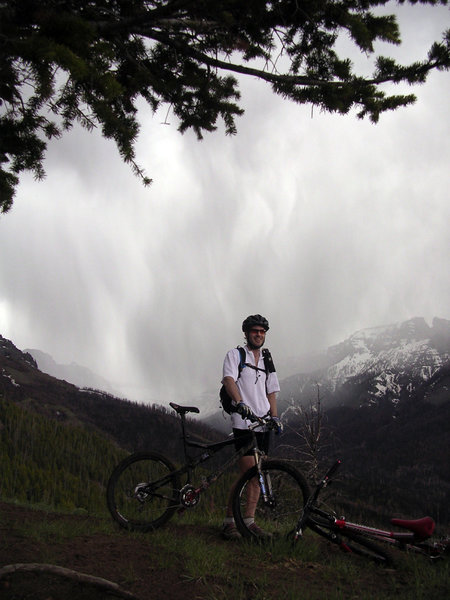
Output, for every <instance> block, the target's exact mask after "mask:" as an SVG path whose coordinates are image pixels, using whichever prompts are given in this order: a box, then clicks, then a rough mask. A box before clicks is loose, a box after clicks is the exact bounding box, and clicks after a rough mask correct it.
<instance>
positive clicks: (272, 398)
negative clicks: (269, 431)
mask: <svg viewBox="0 0 450 600" xmlns="http://www.w3.org/2000/svg"><path fill="white" fill-rule="evenodd" d="M267 400H268V401H269V405H270V416H271V417H277V416H278V408H277V392H272V393H271V394H267Z"/></svg>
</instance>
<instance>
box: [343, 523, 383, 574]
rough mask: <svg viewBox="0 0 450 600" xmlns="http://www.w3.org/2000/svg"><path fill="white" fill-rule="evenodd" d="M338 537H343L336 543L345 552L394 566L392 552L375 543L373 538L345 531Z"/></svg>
mask: <svg viewBox="0 0 450 600" xmlns="http://www.w3.org/2000/svg"><path fill="white" fill-rule="evenodd" d="M338 538H341V539H340V542H338V541H336V543H338V544H339V546H340V548H341V550H343V551H344V552H351V553H352V554H357V555H358V556H363V557H364V558H368V559H369V560H372V561H374V562H376V563H378V564H381V565H385V566H392V565H393V564H394V559H393V558H392V555H391V553H390V552H388V551H387V550H385V549H384V548H380V546H378V544H375V543H374V542H372V540H370V539H369V538H367V537H365V536H363V535H359V534H357V533H353V532H347V531H345V532H342V533H339V535H338ZM346 540H348V541H346Z"/></svg>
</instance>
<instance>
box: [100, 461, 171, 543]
mask: <svg viewBox="0 0 450 600" xmlns="http://www.w3.org/2000/svg"><path fill="white" fill-rule="evenodd" d="M174 471H175V467H174V465H173V464H172V463H171V462H170V461H169V460H168V459H167V458H165V457H164V456H162V455H160V454H157V453H156V452H137V453H135V454H132V455H131V456H128V457H127V458H125V459H124V460H123V461H122V462H121V463H119V464H118V465H117V467H116V468H115V469H114V471H113V472H112V474H111V477H110V479H109V482H108V486H107V490H106V498H107V504H108V508H109V512H110V513H111V515H112V517H113V519H114V520H115V521H117V523H119V525H120V526H121V527H124V528H125V529H129V530H131V531H151V530H152V529H156V528H157V527H160V526H161V525H163V524H164V523H166V521H168V520H169V519H170V518H171V517H172V516H173V514H174V512H175V511H176V510H177V508H178V506H179V490H180V484H179V478H178V476H177V475H176V473H174Z"/></svg>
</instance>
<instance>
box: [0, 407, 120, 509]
mask: <svg viewBox="0 0 450 600" xmlns="http://www.w3.org/2000/svg"><path fill="white" fill-rule="evenodd" d="M125 454H126V452H124V451H123V450H120V449H119V448H118V447H117V446H116V445H115V444H113V443H112V442H111V441H108V440H107V439H105V438H104V437H102V436H101V435H99V434H97V433H95V432H93V431H87V430H86V429H83V428H82V427H77V426H74V425H66V424H62V423H58V422H57V421H55V420H52V419H49V418H46V417H44V416H42V415H38V414H36V413H33V412H31V411H28V410H25V409H23V408H21V407H20V406H18V405H16V404H14V403H12V402H8V401H7V400H2V401H1V402H0V472H1V478H0V496H1V497H2V498H7V499H12V498H14V499H16V500H20V501H28V502H32V503H43V504H46V505H48V506H54V507H57V508H61V509H65V510H74V509H83V510H85V511H88V512H89V513H97V512H102V511H103V510H104V505H105V499H104V498H105V495H104V490H105V485H106V482H107V479H108V477H109V473H110V472H111V469H112V467H113V465H114V464H116V463H117V462H118V461H119V460H120V459H121V458H122V457H123V456H125Z"/></svg>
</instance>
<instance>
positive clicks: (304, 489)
mask: <svg viewBox="0 0 450 600" xmlns="http://www.w3.org/2000/svg"><path fill="white" fill-rule="evenodd" d="M261 468H262V473H263V477H264V481H265V483H266V486H267V485H270V486H271V493H270V501H269V502H265V500H264V496H263V494H262V492H261V491H260V494H259V498H258V501H257V505H256V510H255V523H256V524H257V525H258V527H260V528H262V529H263V531H264V532H265V533H266V534H267V535H266V536H261V533H260V532H258V531H252V529H251V528H249V526H248V525H246V523H245V522H244V518H245V516H246V514H245V513H246V502H247V501H246V494H247V490H248V489H249V485H253V484H252V483H251V482H252V480H253V479H254V478H255V477H256V476H257V475H258V471H257V468H256V466H255V467H252V468H251V469H249V470H248V471H247V472H246V473H244V475H243V476H242V477H241V478H240V479H239V481H238V482H237V484H236V487H235V489H234V493H233V499H232V506H233V514H234V519H235V522H236V527H237V529H238V531H239V532H240V533H241V535H242V536H243V537H244V538H247V539H255V538H260V539H262V538H263V537H267V538H271V537H273V536H277V537H280V536H285V537H287V536H288V535H289V533H290V532H291V531H292V528H293V526H294V525H295V523H296V522H297V520H298V518H299V515H300V513H301V511H302V509H303V506H304V505H305V503H306V501H307V499H308V497H309V487H308V484H307V483H306V480H305V478H304V477H303V475H302V474H301V473H300V472H299V471H297V469H295V468H294V467H292V466H291V465H289V464H287V463H285V462H283V461H276V460H270V461H264V462H263V464H262V467H261ZM269 482H270V483H269ZM260 487H261V486H260Z"/></svg>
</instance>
